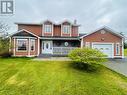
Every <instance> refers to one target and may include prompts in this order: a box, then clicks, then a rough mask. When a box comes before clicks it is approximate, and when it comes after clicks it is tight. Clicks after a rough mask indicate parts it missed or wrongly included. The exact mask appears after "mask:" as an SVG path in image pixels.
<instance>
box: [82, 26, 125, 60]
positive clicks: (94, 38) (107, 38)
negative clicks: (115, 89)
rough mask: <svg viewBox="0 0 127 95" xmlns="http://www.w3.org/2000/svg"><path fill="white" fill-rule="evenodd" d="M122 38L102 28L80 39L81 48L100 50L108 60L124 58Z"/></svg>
mask: <svg viewBox="0 0 127 95" xmlns="http://www.w3.org/2000/svg"><path fill="white" fill-rule="evenodd" d="M123 42H124V36H122V35H121V34H119V33H117V32H114V31H113V30H111V29H109V28H107V27H103V28H100V29H98V30H96V31H93V32H91V33H89V34H86V35H84V36H82V37H81V47H89V48H93V49H97V50H100V51H101V52H103V53H104V54H105V55H107V57H108V58H124V48H123V47H124V43H123Z"/></svg>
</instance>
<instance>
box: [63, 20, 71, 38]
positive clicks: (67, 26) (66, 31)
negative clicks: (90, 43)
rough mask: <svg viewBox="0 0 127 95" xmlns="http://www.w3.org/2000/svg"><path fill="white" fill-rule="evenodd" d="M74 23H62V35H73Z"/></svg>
mask: <svg viewBox="0 0 127 95" xmlns="http://www.w3.org/2000/svg"><path fill="white" fill-rule="evenodd" d="M71 34H72V25H71V23H70V22H69V21H64V22H62V23H61V36H71Z"/></svg>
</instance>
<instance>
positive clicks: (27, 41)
mask: <svg viewBox="0 0 127 95" xmlns="http://www.w3.org/2000/svg"><path fill="white" fill-rule="evenodd" d="M21 40H22V41H26V50H18V44H19V43H18V41H21ZM16 51H17V52H27V51H28V39H16Z"/></svg>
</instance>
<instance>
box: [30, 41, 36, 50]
mask: <svg viewBox="0 0 127 95" xmlns="http://www.w3.org/2000/svg"><path fill="white" fill-rule="evenodd" d="M32 41H33V42H34V44H33V46H34V47H33V48H34V49H33V50H31V46H32ZM30 51H32V52H34V51H35V39H30Z"/></svg>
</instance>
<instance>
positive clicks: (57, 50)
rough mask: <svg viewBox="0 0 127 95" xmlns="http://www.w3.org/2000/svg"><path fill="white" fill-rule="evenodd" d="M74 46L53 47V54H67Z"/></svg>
mask: <svg viewBox="0 0 127 95" xmlns="http://www.w3.org/2000/svg"><path fill="white" fill-rule="evenodd" d="M75 48H77V47H53V55H67V54H68V53H69V52H70V51H71V50H73V49H75Z"/></svg>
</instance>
